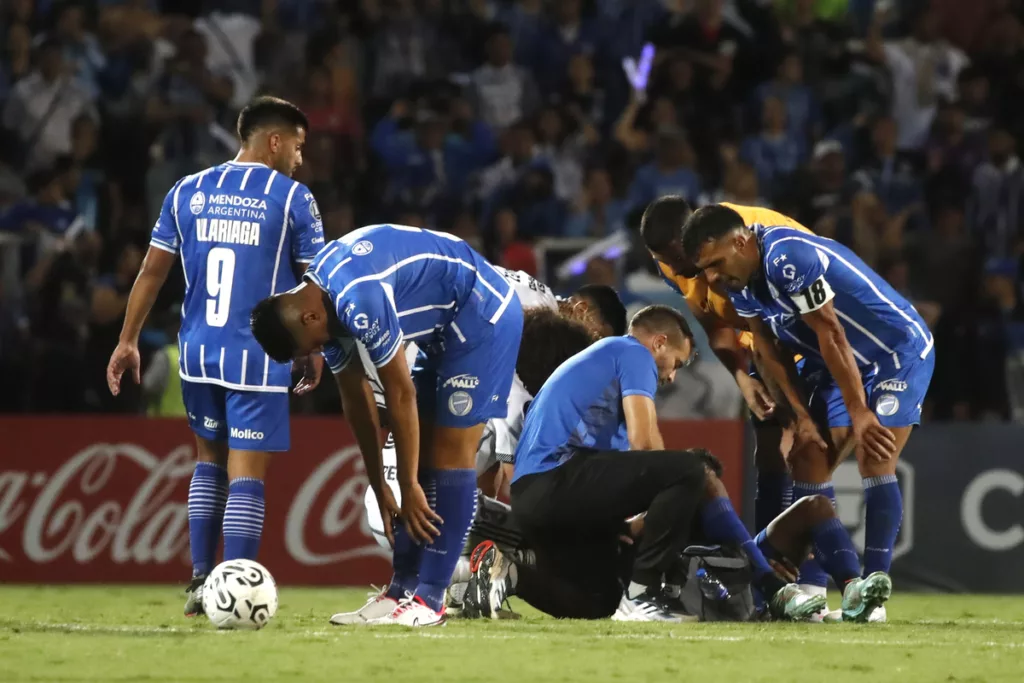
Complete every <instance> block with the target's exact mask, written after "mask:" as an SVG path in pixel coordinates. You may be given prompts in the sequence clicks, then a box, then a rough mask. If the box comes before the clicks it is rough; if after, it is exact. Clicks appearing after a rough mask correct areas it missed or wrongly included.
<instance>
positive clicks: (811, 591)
mask: <svg viewBox="0 0 1024 683" xmlns="http://www.w3.org/2000/svg"><path fill="white" fill-rule="evenodd" d="M800 590H802V591H803V592H804V593H807V594H808V595H828V588H826V587H825V586H814V585H811V584H809V583H801V584H800Z"/></svg>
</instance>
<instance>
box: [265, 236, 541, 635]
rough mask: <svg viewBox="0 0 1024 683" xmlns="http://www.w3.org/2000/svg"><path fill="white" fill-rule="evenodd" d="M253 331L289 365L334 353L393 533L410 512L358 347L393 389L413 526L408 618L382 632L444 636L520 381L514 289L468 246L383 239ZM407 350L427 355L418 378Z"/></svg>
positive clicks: (348, 249) (311, 275) (398, 549)
mask: <svg viewBox="0 0 1024 683" xmlns="http://www.w3.org/2000/svg"><path fill="white" fill-rule="evenodd" d="M252 330H253V334H254V336H255V337H256V339H257V340H258V341H259V343H260V344H261V345H262V346H263V348H264V349H265V350H266V351H267V353H269V354H270V356H271V357H272V358H275V359H277V360H280V361H285V360H288V359H291V358H301V357H303V356H305V355H306V354H308V353H310V352H312V351H316V350H318V349H321V348H322V349H323V351H324V355H325V357H326V359H327V362H328V365H330V367H331V370H332V371H333V372H334V375H335V379H336V382H337V384H338V388H339V390H340V392H341V398H342V406H343V409H344V413H345V417H346V419H347V420H348V422H349V424H350V425H352V429H353V431H355V434H356V438H357V440H358V442H359V446H360V450H361V451H362V454H363V458H364V459H365V461H366V470H367V475H368V477H369V479H370V485H371V486H372V487H373V491H374V494H375V495H376V497H377V500H378V502H379V504H380V505H381V508H382V515H381V517H382V519H383V520H384V522H385V525H386V527H387V528H386V529H385V531H386V532H388V533H391V530H390V528H389V527H390V520H391V518H392V517H393V515H394V514H395V513H396V512H398V507H397V505H396V503H395V498H394V495H393V494H392V493H391V490H390V488H389V487H388V486H387V484H386V483H385V482H384V480H383V471H382V468H381V444H380V429H379V421H378V415H377V410H376V406H375V401H374V397H373V392H372V391H371V389H370V385H369V382H368V381H367V378H366V373H365V370H364V369H363V365H362V363H361V362H360V361H359V354H358V351H357V347H356V344H357V341H358V342H361V343H362V344H363V345H364V346H365V347H366V350H367V352H368V355H369V358H370V360H371V361H372V363H373V365H374V366H375V367H376V368H377V371H378V373H379V376H380V383H381V385H382V386H383V388H384V398H385V402H386V403H387V406H388V417H389V420H390V424H391V431H392V434H393V435H394V440H395V450H396V452H397V460H398V482H399V489H400V491H401V496H402V507H401V516H402V518H403V520H404V522H405V527H404V528H403V527H397V528H395V529H394V530H393V534H394V538H393V541H394V555H393V565H394V575H393V577H392V580H391V584H390V586H389V588H388V591H387V597H388V598H390V599H392V600H394V601H395V608H394V610H393V611H392V612H391V613H390V614H389V615H388V616H386V617H383V618H382V619H381V623H394V624H403V625H409V626H428V625H432V624H439V623H442V622H443V621H444V595H445V589H446V588H447V587H448V584H449V580H450V579H451V576H452V572H453V571H454V569H455V566H456V564H457V563H458V560H459V555H460V553H461V551H462V547H463V544H464V543H465V542H466V534H467V532H468V530H469V527H470V524H471V523H472V521H473V516H474V514H475V510H476V501H477V497H476V470H475V467H474V466H475V460H476V451H477V445H478V444H479V441H480V436H481V434H482V433H483V428H484V423H486V422H487V421H488V420H490V419H492V418H501V417H504V416H505V414H506V411H507V406H506V402H507V401H508V397H509V391H510V389H511V386H512V379H513V376H514V374H515V366H516V357H517V355H518V353H519V341H520V338H521V336H522V331H523V311H522V306H521V304H520V301H519V297H518V296H517V295H516V292H515V289H514V288H513V286H512V284H511V283H509V282H508V281H507V280H506V279H505V278H504V277H503V276H502V274H501V273H499V272H498V271H497V270H496V269H495V268H494V267H493V266H492V265H491V264H490V263H488V262H487V261H486V260H485V259H484V258H483V257H482V256H480V255H479V254H478V253H477V252H475V251H474V250H473V249H472V248H471V247H470V246H469V245H468V244H466V243H465V242H463V241H462V240H460V239H458V238H457V237H453V236H452V235H448V234H446V233H439V232H432V231H429V230H422V229H420V228H414V227H408V226H402V225H375V226H369V227H365V228H361V229H359V230H355V231H353V232H351V233H349V234H348V235H346V236H345V237H344V238H342V239H340V240H336V241H334V242H331V243H329V244H327V245H326V246H325V247H324V249H323V250H322V251H321V252H320V253H319V254H318V255H317V257H316V259H314V261H313V263H312V264H310V267H309V270H307V271H306V274H305V281H304V282H303V283H302V284H301V285H300V286H298V287H296V288H295V289H294V290H292V291H289V292H286V293H283V294H278V295H276V296H273V297H270V298H268V299H266V300H264V301H262V302H260V303H259V304H258V305H257V306H256V308H255V309H254V310H253V312H252ZM407 340H408V341H414V342H416V345H417V346H418V347H419V348H420V354H419V356H418V357H417V362H416V364H415V367H414V368H413V371H412V375H411V376H410V373H409V368H408V365H407V362H406V359H405V354H404V353H402V352H401V350H402V349H403V348H404V344H403V342H404V341H407ZM421 449H422V458H421ZM421 460H422V462H421Z"/></svg>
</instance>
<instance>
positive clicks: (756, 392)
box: [740, 377, 775, 421]
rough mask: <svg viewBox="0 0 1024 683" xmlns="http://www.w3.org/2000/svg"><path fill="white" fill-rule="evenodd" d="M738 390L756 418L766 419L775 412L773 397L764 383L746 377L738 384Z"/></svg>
mask: <svg viewBox="0 0 1024 683" xmlns="http://www.w3.org/2000/svg"><path fill="white" fill-rule="evenodd" d="M740 392H741V393H742V394H743V400H744V401H745V402H746V404H747V407H748V408H750V412H752V413H753V414H754V417H756V418H757V419H758V420H762V421H763V420H767V419H768V418H769V417H771V416H772V415H773V414H774V413H775V399H773V398H772V395H771V392H769V391H768V388H767V387H765V385H764V384H762V383H761V382H759V381H757V380H756V379H754V378H752V377H748V378H747V380H746V381H745V382H743V383H742V384H740Z"/></svg>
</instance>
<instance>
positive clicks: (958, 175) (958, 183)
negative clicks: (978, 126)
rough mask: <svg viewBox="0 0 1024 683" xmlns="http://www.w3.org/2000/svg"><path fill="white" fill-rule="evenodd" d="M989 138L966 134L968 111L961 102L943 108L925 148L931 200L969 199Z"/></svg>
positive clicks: (946, 104) (947, 103) (940, 106)
mask: <svg viewBox="0 0 1024 683" xmlns="http://www.w3.org/2000/svg"><path fill="white" fill-rule="evenodd" d="M985 138H986V135H985V134H984V133H971V134H968V133H967V132H966V130H965V117H964V110H963V107H962V106H961V105H960V104H959V103H957V102H944V103H942V104H940V105H939V111H938V114H937V115H936V118H935V125H934V126H933V127H932V133H931V136H930V138H929V140H928V144H927V146H926V148H925V160H926V163H927V171H928V173H929V174H930V176H931V177H930V179H929V187H928V188H927V189H928V193H929V196H930V197H931V198H933V199H934V200H936V201H939V200H941V199H942V198H946V199H947V200H948V199H949V198H954V199H958V200H960V201H963V200H965V199H966V198H967V195H968V193H969V192H970V187H971V182H972V179H973V177H974V169H975V168H977V166H978V164H980V163H981V162H982V161H983V160H984V159H985V152H986V144H985V143H986V140H985Z"/></svg>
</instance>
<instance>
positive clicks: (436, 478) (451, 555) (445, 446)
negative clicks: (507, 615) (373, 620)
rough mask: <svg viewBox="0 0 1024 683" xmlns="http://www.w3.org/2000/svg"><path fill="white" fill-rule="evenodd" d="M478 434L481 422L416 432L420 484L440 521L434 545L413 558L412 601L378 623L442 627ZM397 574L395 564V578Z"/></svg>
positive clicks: (468, 515)
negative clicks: (415, 564) (419, 445)
mask: <svg viewBox="0 0 1024 683" xmlns="http://www.w3.org/2000/svg"><path fill="white" fill-rule="evenodd" d="M422 424H423V421H421V425H422ZM421 429H422V428H421ZM483 429H484V425H483V424H482V423H481V424H478V425H473V426H471V427H448V426H442V425H438V424H433V425H432V428H431V429H430V432H429V434H428V433H427V432H426V431H421V437H420V442H421V443H422V444H424V448H423V451H422V452H421V453H420V473H419V475H420V485H421V486H422V487H423V490H424V492H425V493H426V495H427V500H428V502H429V503H430V506H431V507H432V508H433V509H434V511H435V512H436V513H437V514H438V516H439V517H441V519H442V520H444V521H443V522H442V523H441V524H440V525H439V527H438V529H439V530H440V532H441V533H440V535H439V536H438V537H437V538H435V539H434V542H433V543H431V544H429V545H426V546H421V547H420V548H419V552H418V553H416V554H417V555H418V556H419V557H418V571H417V584H416V587H415V591H414V593H413V596H412V597H411V598H409V599H406V600H402V601H401V602H400V604H399V605H398V606H397V607H396V608H395V610H394V611H393V612H392V613H391V614H390V615H389V616H388V617H386V618H385V619H383V620H381V621H380V622H378V623H389V624H398V625H405V626H427V625H431V624H440V623H443V622H444V600H445V591H446V590H447V588H448V585H449V583H450V581H451V577H452V573H453V572H454V571H455V568H456V565H457V564H458V562H459V557H460V556H461V555H462V549H463V546H464V545H465V542H466V535H467V533H468V532H469V527H470V525H471V524H472V522H473V517H474V515H475V514H476V504H477V494H476V468H475V464H476V451H477V447H478V445H479V442H480V436H481V435H482V434H483ZM400 537H401V538H403V539H406V540H408V542H410V543H411V542H412V541H411V539H407V538H406V535H405V534H404V533H401V534H396V537H395V552H396V558H397V557H399V552H400V548H399V538H400ZM404 545H405V540H403V546H404ZM409 554H410V555H412V554H413V553H409ZM398 572H399V564H398V563H397V562H396V566H395V573H396V577H397V576H398ZM403 580H404V581H407V580H408V579H403Z"/></svg>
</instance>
